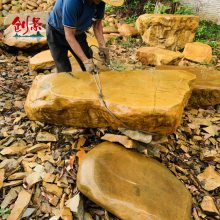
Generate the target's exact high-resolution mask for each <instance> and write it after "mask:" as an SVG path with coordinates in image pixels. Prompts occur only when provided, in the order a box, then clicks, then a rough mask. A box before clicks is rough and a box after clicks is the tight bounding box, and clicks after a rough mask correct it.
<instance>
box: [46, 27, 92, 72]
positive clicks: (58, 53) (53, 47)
mask: <svg viewBox="0 0 220 220" xmlns="http://www.w3.org/2000/svg"><path fill="white" fill-rule="evenodd" d="M75 37H76V40H77V41H78V43H79V45H80V46H81V48H82V50H83V52H84V53H85V55H86V56H87V57H88V58H89V59H90V58H92V50H91V48H90V47H89V45H88V43H87V41H86V34H85V32H83V33H81V34H78V35H75ZM47 42H48V45H49V48H50V51H51V54H52V57H53V59H54V61H55V65H56V68H57V71H58V72H71V71H72V68H71V64H70V61H69V58H68V51H71V53H72V54H73V56H74V57H75V59H76V60H77V62H78V63H79V65H80V67H81V69H82V70H83V71H85V70H86V69H85V67H84V65H83V62H82V61H81V60H80V59H79V57H78V56H77V55H76V54H75V53H74V51H73V50H72V48H71V47H70V45H69V44H68V42H67V40H66V38H65V35H64V34H62V33H60V32H59V31H57V30H56V29H55V28H53V27H51V26H50V25H49V24H48V25H47Z"/></svg>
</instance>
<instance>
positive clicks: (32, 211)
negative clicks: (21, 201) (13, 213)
mask: <svg viewBox="0 0 220 220" xmlns="http://www.w3.org/2000/svg"><path fill="white" fill-rule="evenodd" d="M35 211H36V209H35V208H27V209H26V210H25V212H24V214H23V215H22V217H21V218H28V217H30V216H31V215H32V214H33V213H34V212H35Z"/></svg>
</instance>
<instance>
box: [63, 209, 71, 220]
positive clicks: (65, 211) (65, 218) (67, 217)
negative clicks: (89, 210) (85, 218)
mask: <svg viewBox="0 0 220 220" xmlns="http://www.w3.org/2000/svg"><path fill="white" fill-rule="evenodd" d="M60 215H61V218H62V219H63V220H73V215H72V212H71V211H70V209H69V208H67V207H64V208H63V209H61V211H60Z"/></svg>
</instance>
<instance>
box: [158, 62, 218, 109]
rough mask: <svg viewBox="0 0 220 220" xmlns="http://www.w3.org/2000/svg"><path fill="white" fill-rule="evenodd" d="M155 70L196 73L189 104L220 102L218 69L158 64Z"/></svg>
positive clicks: (202, 104) (203, 105) (201, 105)
mask: <svg viewBox="0 0 220 220" xmlns="http://www.w3.org/2000/svg"><path fill="white" fill-rule="evenodd" d="M156 69H157V70H185V71H188V72H190V73H193V74H195V75H196V80H195V81H194V82H193V84H192V88H193V92H192V96H191V98H190V100H189V104H190V105H191V106H195V107H207V106H214V105H217V104H220V71H218V70H210V69H205V68H198V67H184V66H183V67H180V66H158V67H156Z"/></svg>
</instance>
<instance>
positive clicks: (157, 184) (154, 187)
mask: <svg viewBox="0 0 220 220" xmlns="http://www.w3.org/2000/svg"><path fill="white" fill-rule="evenodd" d="M137 171H138V172H137ZM77 187H78V189H79V190H80V191H81V192H82V193H83V194H84V195H85V196H87V197H88V198H89V199H90V200H92V201H93V202H95V203H97V204H98V205H100V206H102V207H103V208H104V209H106V210H108V211H109V212H111V213H113V214H114V215H116V216H117V217H118V218H120V219H126V220H143V219H152V220H156V219H163V220H173V219H175V220H190V219H191V218H190V215H191V205H192V198H191V195H190V193H189V192H188V190H187V189H186V188H185V186H184V185H183V184H182V183H181V182H180V181H179V180H178V179H177V178H176V177H175V176H174V175H173V174H172V173H171V172H170V171H169V170H168V169H167V168H166V167H164V166H163V165H162V164H160V163H159V162H158V161H156V160H153V159H151V158H146V157H145V156H143V155H141V154H138V153H136V152H132V151H129V150H126V149H124V148H123V147H121V146H119V145H117V144H112V143H109V142H103V143H101V144H99V145H98V146H96V147H95V148H94V149H93V150H91V151H90V152H89V153H88V154H87V155H86V157H85V158H84V159H83V161H82V163H81V165H80V167H79V170H78V174H77Z"/></svg>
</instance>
